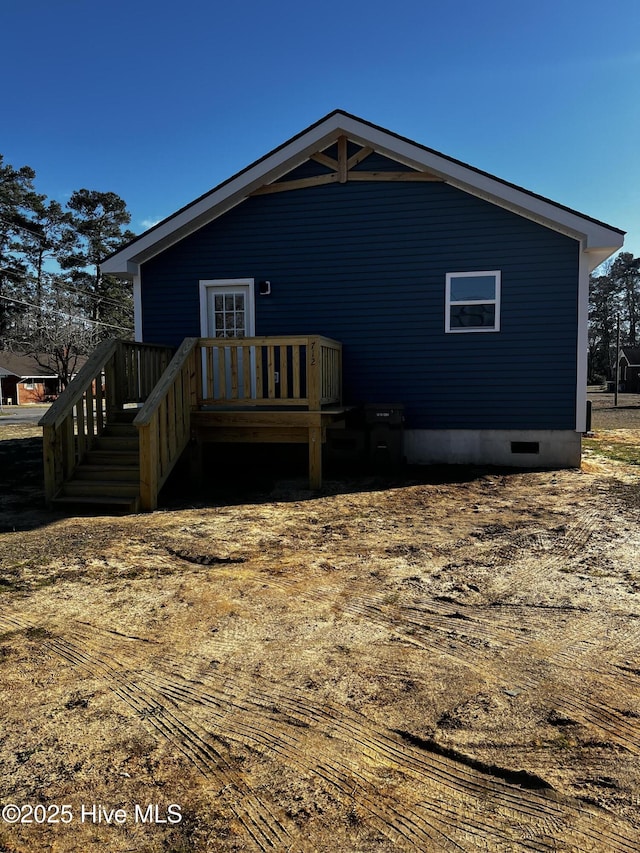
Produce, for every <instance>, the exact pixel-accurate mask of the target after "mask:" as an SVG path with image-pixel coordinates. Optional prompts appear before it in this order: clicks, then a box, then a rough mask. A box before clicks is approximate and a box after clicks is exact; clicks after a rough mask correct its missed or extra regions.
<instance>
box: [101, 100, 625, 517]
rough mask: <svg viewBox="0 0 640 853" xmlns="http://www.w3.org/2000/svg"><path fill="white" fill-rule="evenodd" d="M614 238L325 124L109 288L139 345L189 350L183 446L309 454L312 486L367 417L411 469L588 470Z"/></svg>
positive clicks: (614, 233) (142, 244) (471, 173)
mask: <svg viewBox="0 0 640 853" xmlns="http://www.w3.org/2000/svg"><path fill="white" fill-rule="evenodd" d="M623 236H624V232H622V231H620V230H618V229H617V228H613V227H611V226H609V225H606V224H604V223H602V222H599V221H598V220H596V219H593V218H591V217H589V216H585V215H584V214H581V213H578V212H576V211H574V210H571V209H570V208H568V207H565V206H563V205H561V204H558V203H556V202H553V201H550V200H549V199H546V198H543V197H542V196H540V195H537V194H535V193H533V192H530V191H528V190H524V189H522V188H520V187H518V186H515V185H514V184H511V183H509V182H507V181H505V180H502V179H500V178H497V177H494V176H492V175H489V174H487V173H486V172H483V171H481V170H479V169H477V168H474V167H471V166H469V165H466V164H464V163H462V162H459V161H458V160H455V159H453V158H451V157H448V156H445V155H443V154H440V153H438V152H436V151H433V150H432V149H430V148H427V147H425V146H423V145H420V144H418V143H416V142H412V141H410V140H408V139H405V138H403V137H401V136H398V135H397V134H395V133H392V132H390V131H388V130H385V129H383V128H380V127H377V126H375V125H373V124H370V123H369V122H366V121H363V120H362V119H359V118H357V117H355V116H353V115H350V114H348V113H345V112H342V111H336V112H333V113H331V114H330V115H328V116H326V117H325V118H323V119H321V120H320V121H319V122H317V123H316V124H314V125H312V126H311V127H309V128H307V129H306V130H304V131H303V132H302V133H300V134H298V135H297V136H295V137H294V138H292V139H290V140H289V141H288V142H285V143H284V144H283V145H281V146H280V147H279V148H277V149H275V150H274V151H272V152H270V153H269V154H267V155H265V156H264V157H263V158H261V159H260V160H258V161H257V162H255V163H253V164H252V165H250V166H248V167H247V168H246V169H244V170H243V171H242V172H240V173H238V174H237V175H235V176H233V177H231V178H229V179H228V180H227V181H225V182H224V183H222V184H220V185H219V186H217V187H216V188H214V189H213V190H211V191H210V192H208V193H206V194H205V195H203V196H201V197H200V198H199V199H197V200H196V201H194V202H192V203H191V204H189V205H187V206H186V207H184V208H183V209H182V210H179V211H178V212H177V213H175V214H173V215H172V216H170V217H169V218H167V219H166V220H164V221H163V222H161V223H159V224H158V225H156V226H155V227H154V228H152V229H150V230H149V231H147V232H146V233H144V234H142V235H141V236H140V237H138V238H136V239H135V240H134V241H133V242H131V243H130V244H129V245H127V246H125V247H124V248H122V249H120V250H119V251H117V252H116V253H115V254H113V255H111V256H110V257H109V258H107V259H106V260H105V261H104V262H103V264H102V271H103V273H106V274H113V275H117V276H121V277H127V278H130V279H131V280H132V282H133V288H134V297H135V327H136V340H137V341H138V342H140V346H141V347H142V346H143V345H145V346H146V345H149V344H154V345H160V344H162V345H165V346H169V347H174V348H175V347H182V348H183V349H184V348H185V347H188V346H189V344H188V343H187V344H185V339H188V340H189V341H191V342H194V341H195V342H196V343H192V344H191V345H192V347H194V349H192V350H191V351H190V352H193V353H195V355H193V356H188V358H192V370H193V371H195V373H196V374H197V377H196V379H195V380H194V381H195V382H196V386H197V387H196V388H195V389H193V388H187V387H186V386H185V387H183V388H181V389H180V391H179V394H178V396H180V395H182V397H184V396H185V395H187V396H188V397H189V400H188V406H189V407H190V410H191V416H190V418H189V430H190V435H191V437H192V438H193V435H194V429H195V430H196V432H197V433H198V435H199V436H200V437H201V438H202V440H220V441H222V440H234V437H235V438H237V437H238V434H239V433H238V432H237V431H238V430H240V431H242V430H244V431H245V432H244V436H245V437H244V439H242V440H256V441H257V440H273V441H276V440H281V441H282V440H300V441H303V440H304V441H306V442H308V443H309V448H310V471H311V472H312V481H315V483H316V484H317V483H318V482H319V476H318V471H317V467H318V465H319V464H320V462H319V458H320V457H319V452H320V445H321V443H322V440H323V439H324V437H325V430H326V427H327V425H328V424H329V423H330V422H331V420H332V419H338V418H339V417H340V415H341V413H344V409H345V408H348V407H350V406H354V405H357V404H359V403H363V402H364V403H378V402H382V401H395V402H398V403H401V404H402V405H403V406H404V413H405V447H404V452H405V455H406V457H407V459H408V461H409V462H412V463H434V462H455V463H481V464H484V463H489V464H501V465H504V464H506V465H515V466H518V465H525V466H532V465H534V466H576V465H579V463H580V440H581V433H582V432H583V431H584V429H585V417H586V361H587V303H588V284H589V272H590V271H591V270H592V269H594V268H595V267H596V266H597V265H598V264H600V263H601V262H602V261H603V260H605V259H606V258H607V257H609V256H610V255H611V254H612V253H613V252H615V251H617V250H618V249H619V248H620V247H621V246H622V243H623ZM220 339H224V341H225V343H224V345H221V344H220ZM206 341H208V342H209V343H208V344H206V343H204V342H206ZM296 341H297V343H296ZM142 351H143V350H142V349H140V352H142ZM123 358H124V356H123ZM184 358H187V356H183V359H184ZM125 360H126V359H125ZM313 365H319V367H318V370H319V371H320V372H319V374H318V375H317V376H315V374H313V371H312V367H313ZM176 370H177V368H176ZM151 393H152V394H153V392H151ZM175 393H178V392H175ZM156 396H157V395H156ZM300 401H303V402H300ZM236 403H237V405H236ZM185 404H186V401H185ZM180 405H181V406H182V405H183V403H182V402H181V403H180ZM144 407H146V408H147V410H148V408H149V407H148V405H147V403H146V402H145V404H144ZM144 407H143V408H144ZM301 409H304V412H303V411H301ZM277 410H280V411H277ZM283 412H285V413H286V415H287V417H286V418H284V419H283V417H282V413H283ZM312 413H315V414H314V416H313V417H312V416H311V414H312ZM321 413H322V414H321ZM140 414H141V413H138V415H137V416H136V426H137V427H138V429H139V432H140V436H142V435H143V433H144V430H145V429H146V428H147V427H146V425H145V417H147V415H145V414H144V413H142V414H143V416H142V417H141V416H140ZM270 419H271V420H270ZM234 430H235V431H236V432H235V433H234ZM184 439H185V437H184V435H183V434H182V432H181V433H180V440H179V441H178V444H181V443H183V441H184ZM154 441H155V443H153V444H152V445H151V446H150V447H148V448H147V449H146V451H145V452H146V453H148V454H152V455H153V454H154V453H155V454H157V453H159V452H160V450H158V449H157V447H156V445H157V444H158V442H160V444H161V443H162V441H163V439H162V437H160V436H157V437H156V439H155V440H154ZM176 452H177V451H176ZM141 453H142V450H141ZM142 478H143V474H142V473H141V480H142ZM161 479H162V476H161V475H160V476H159V479H158V482H160V480H161ZM156 485H157V483H155V482H154V484H153V488H155V487H156ZM143 491H144V489H143ZM147 491H148V490H147ZM142 503H143V505H144V504H145V503H147V504H148V500H146V499H143V501H142ZM152 503H153V501H152Z"/></svg>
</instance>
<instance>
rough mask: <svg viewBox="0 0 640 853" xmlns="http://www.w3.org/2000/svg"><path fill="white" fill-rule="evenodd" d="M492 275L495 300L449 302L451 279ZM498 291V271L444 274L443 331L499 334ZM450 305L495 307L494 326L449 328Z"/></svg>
mask: <svg viewBox="0 0 640 853" xmlns="http://www.w3.org/2000/svg"><path fill="white" fill-rule="evenodd" d="M481 275H484V276H489V275H492V276H493V277H494V278H495V282H496V297H495V299H476V300H471V299H466V300H464V301H455V302H452V301H451V279H453V278H476V277H477V276H481ZM500 290H501V272H500V270H474V271H473V272H448V273H446V288H445V311H444V330H445V332H446V333H447V334H452V335H458V334H467V333H472V334H478V332H499V331H500ZM452 305H495V309H496V311H495V325H494V326H491V327H489V326H467V327H465V328H455V329H452V328H451V306H452Z"/></svg>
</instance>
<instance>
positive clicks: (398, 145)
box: [101, 110, 624, 278]
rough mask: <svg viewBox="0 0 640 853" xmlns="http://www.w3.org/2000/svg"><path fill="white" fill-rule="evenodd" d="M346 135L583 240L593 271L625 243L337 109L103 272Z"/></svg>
mask: <svg viewBox="0 0 640 853" xmlns="http://www.w3.org/2000/svg"><path fill="white" fill-rule="evenodd" d="M340 134H345V135H347V136H348V137H349V138H350V139H352V140H354V141H355V142H359V143H360V144H361V145H369V146H371V147H373V148H374V149H375V150H377V151H379V152H380V153H381V154H384V155H386V156H389V157H391V158H393V159H395V160H398V161H399V162H402V163H404V164H405V165H407V166H410V167H411V168H414V169H418V170H428V171H430V172H432V173H434V174H436V175H438V176H440V177H442V178H443V179H444V180H446V181H447V183H449V184H451V185H452V186H455V187H457V188H458V189H461V190H463V191H465V192H468V193H470V194H472V195H474V196H477V197H479V198H484V199H485V200H487V201H490V202H491V203H493V204H497V205H499V206H500V207H503V208H506V209H508V210H511V211H513V212H514V213H517V214H518V215H520V216H524V217H525V218H527V219H532V220H534V221H536V222H539V223H540V224H542V225H545V226H546V227H548V228H551V229H553V230H555V231H560V232H561V233H564V234H566V235H567V236H570V237H572V238H574V239H576V240H579V241H580V243H581V245H582V248H583V250H584V251H586V252H587V253H589V263H590V265H591V263H592V262H593V266H591V267H590V268H591V269H594V268H595V267H596V266H598V264H600V263H602V261H603V260H605V259H606V258H608V257H609V256H610V255H611V254H613V253H614V252H616V251H618V249H620V248H621V247H622V245H623V242H624V232H623V231H620V230H619V229H617V228H613V227H611V226H608V225H606V224H605V223H602V222H599V221H598V220H595V219H592V218H591V217H587V216H585V215H583V214H580V213H578V212H577V211H574V210H571V209H570V208H567V207H564V206H563V205H559V204H558V203H556V202H553V201H551V200H549V199H546V198H544V197H542V196H539V195H536V194H535V193H531V192H530V191H528V190H524V189H523V188H521V187H517V186H516V185H514V184H510V183H508V182H506V181H503V180H501V179H500V178H496V177H495V176H492V175H489V174H488V173H486V172H482V171H480V170H478V169H476V168H475V167H472V166H469V165H467V164H465V163H462V162H460V161H458V160H455V159H452V158H450V157H447V156H445V155H443V154H440V153H439V152H437V151H434V150H432V149H430V148H426V147H425V146H422V145H420V144H418V143H415V142H412V141H411V140H409V139H405V138H404V137H401V136H398V135H396V134H394V133H391V132H390V131H387V130H385V129H384V128H381V127H378V126H376V125H373V124H369V123H368V122H365V121H363V120H362V119H359V118H357V117H356V116H352V115H350V114H348V113H344V112H341V111H339V110H337V111H335V112H333V113H330V114H329V115H328V116H326V117H325V118H324V119H321V120H320V121H319V122H317V123H316V124H315V125H312V126H311V127H310V128H308V129H307V130H305V131H303V132H302V133H300V134H298V135H297V136H295V137H293V139H291V140H289V141H288V142H285V143H284V144H283V145H281V146H280V147H279V148H276V149H275V150H274V151H272V152H271V153H269V154H267V155H265V156H264V157H263V158H261V159H260V160H258V161H256V162H255V163H253V164H252V165H250V166H248V167H247V168H246V169H244V170H243V171H241V172H239V173H238V174H237V175H235V176H233V177H232V178H230V179H229V180H227V181H225V182H224V183H222V184H220V185H219V186H218V187H216V188H214V189H213V190H211V191H210V192H208V193H206V194H205V195H203V196H201V197H200V198H199V199H197V200H196V201H195V202H193V203H191V204H189V205H187V206H186V207H184V208H182V209H181V210H179V211H178V212H177V213H175V214H173V215H172V216H170V217H168V218H167V219H165V220H164V221H163V222H161V223H159V224H158V225H156V226H154V228H152V229H150V230H149V231H147V232H145V233H144V234H142V235H141V236H140V237H138V238H136V239H135V240H134V241H132V243H130V244H129V245H128V246H125V247H124V248H123V249H121V250H119V251H118V252H115V253H114V254H113V255H111V256H110V257H108V258H107V259H105V261H103V263H102V265H101V269H102V271H103V272H104V273H108V274H115V275H121V276H125V277H128V278H131V277H133V276H134V275H135V274H136V273H137V271H138V269H139V265H140V264H141V263H144V262H145V261H147V260H149V259H150V258H152V257H153V256H154V255H156V254H158V253H159V252H161V251H164V250H165V249H166V248H168V247H169V246H171V245H173V244H174V243H176V242H178V241H179V240H181V239H183V238H184V237H186V236H187V235H188V234H190V233H193V232H194V231H196V230H198V229H199V228H201V227H202V226H203V225H206V224H207V223H208V222H211V221H212V220H214V219H216V218H217V217H219V216H221V215H222V214H223V213H226V212H227V211H228V210H230V209H231V208H232V207H235V206H236V205H237V204H239V203H240V202H242V201H244V200H245V199H246V198H247V197H248V196H249V195H250V194H251V193H252V192H253V191H254V190H256V189H258V188H259V187H260V186H262V185H264V184H266V183H270V182H272V181H274V180H277V179H278V178H280V177H282V176H283V175H285V174H286V173H287V172H289V171H291V170H292V169H294V168H295V167H296V166H297V165H299V164H300V163H302V162H304V161H305V160H306V159H307V158H308V157H309V156H310V155H311V154H313V153H315V152H316V151H319V150H322V149H323V148H326V147H327V146H328V145H330V144H331V143H332V142H333V141H335V139H336V138H337V137H338V136H339V135H340Z"/></svg>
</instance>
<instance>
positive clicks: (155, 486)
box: [40, 335, 345, 512]
mask: <svg viewBox="0 0 640 853" xmlns="http://www.w3.org/2000/svg"><path fill="white" fill-rule="evenodd" d="M341 365H342V348H341V344H340V343H339V342H338V341H334V340H332V339H330V338H326V337H323V336H321V335H300V336H285V337H282V336H281V337H274V336H271V337H266V338H257V337H251V338H234V339H231V338H224V339H221V338H185V339H184V341H183V342H182V344H181V345H180V346H179V347H178V349H177V351H175V352H174V351H173V349H171V348H170V347H164V346H160V345H156V344H145V343H137V342H133V341H104V342H103V343H101V344H100V345H99V346H98V347H97V348H96V350H95V351H94V353H93V354H92V355H91V356H90V358H89V359H88V360H87V362H86V363H85V364H84V366H83V367H82V368H81V370H80V371H79V372H78V375H77V376H76V377H75V379H74V380H73V382H71V383H70V384H69V386H68V388H66V389H65V391H64V392H63V393H62V394H61V395H60V397H58V399H57V400H56V401H55V403H53V405H52V406H51V408H50V409H49V410H48V411H47V413H46V414H45V415H44V416H43V417H42V418H41V419H40V425H41V426H42V428H43V450H44V482H45V495H46V499H47V504H48V505H49V506H53V507H58V508H63V507H64V508H71V509H84V510H106V511H111V512H113V511H115V512H137V511H139V510H142V511H148V510H153V509H155V508H156V507H157V505H158V495H159V493H160V490H161V489H162V487H163V485H164V483H165V482H166V480H167V477H168V476H169V474H170V473H171V471H172V469H173V468H174V466H175V465H176V463H177V462H178V460H179V459H180V458H181V456H182V454H183V453H184V452H185V451H186V449H187V447H188V446H189V445H190V444H191V449H190V452H191V457H192V470H193V471H194V473H196V474H197V472H202V465H201V464H200V461H199V460H200V454H201V448H202V444H203V442H209V441H211V442H221V443H224V442H231V443H234V444H237V443H244V442H261V443H265V442H266V443H269V442H274V443H305V444H307V445H308V448H309V485H310V488H312V489H317V488H319V487H320V485H321V482H322V454H321V451H322V444H323V442H324V441H325V438H326V429H327V427H328V426H329V425H330V424H332V423H334V422H335V421H336V420H337V419H340V418H342V417H343V415H344V412H345V409H344V407H343V406H342V367H341Z"/></svg>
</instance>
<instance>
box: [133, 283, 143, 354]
mask: <svg viewBox="0 0 640 853" xmlns="http://www.w3.org/2000/svg"><path fill="white" fill-rule="evenodd" d="M133 329H134V340H136V341H139V342H140V343H142V276H141V275H140V272H138V273H137V274H136V275H134V277H133Z"/></svg>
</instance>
